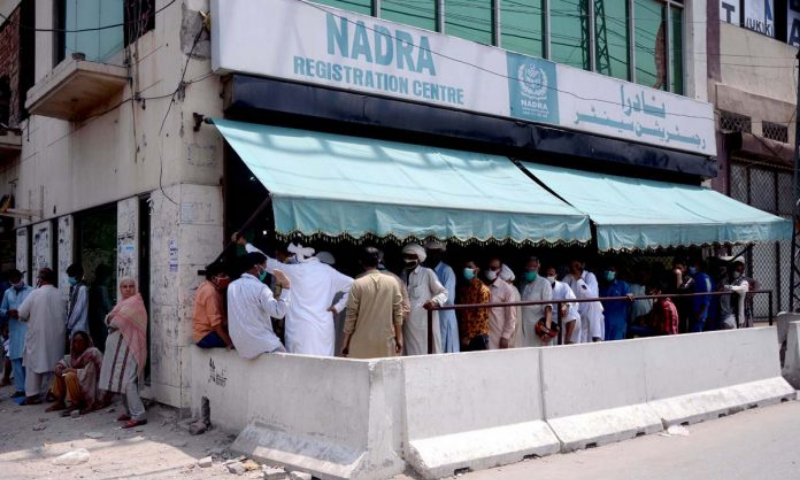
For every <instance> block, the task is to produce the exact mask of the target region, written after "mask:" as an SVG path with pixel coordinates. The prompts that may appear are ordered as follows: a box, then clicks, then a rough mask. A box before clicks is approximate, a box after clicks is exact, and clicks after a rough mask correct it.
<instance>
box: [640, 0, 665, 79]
mask: <svg viewBox="0 0 800 480" xmlns="http://www.w3.org/2000/svg"><path fill="white" fill-rule="evenodd" d="M633 18H634V25H635V26H636V31H635V40H636V77H635V81H636V83H638V84H640V85H646V86H648V87H652V88H656V89H659V90H665V89H666V88H667V62H666V53H667V52H666V50H667V49H666V46H667V45H666V31H665V30H666V28H667V22H666V21H665V20H664V5H663V4H662V3H661V2H659V1H658V0H635V1H634V17H633Z"/></svg>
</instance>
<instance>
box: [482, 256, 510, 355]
mask: <svg viewBox="0 0 800 480" xmlns="http://www.w3.org/2000/svg"><path fill="white" fill-rule="evenodd" d="M502 268H503V262H501V261H500V259H499V258H497V257H493V258H491V259H490V260H489V263H488V268H487V269H486V273H485V277H486V283H487V285H488V286H489V291H490V292H491V294H492V303H510V302H513V301H514V291H513V290H512V289H511V286H510V285H509V284H508V283H506V282H504V281H503V280H502V279H501V278H500V271H501V270H502ZM516 325H517V309H516V307H504V306H497V307H492V309H491V310H489V349H490V350H496V349H498V348H500V349H504V348H509V347H510V346H511V337H513V336H514V330H515V329H516Z"/></svg>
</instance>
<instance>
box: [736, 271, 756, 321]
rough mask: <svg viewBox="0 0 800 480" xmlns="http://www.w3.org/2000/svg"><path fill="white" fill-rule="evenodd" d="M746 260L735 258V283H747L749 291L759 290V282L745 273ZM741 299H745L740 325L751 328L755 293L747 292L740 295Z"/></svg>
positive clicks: (753, 316)
mask: <svg viewBox="0 0 800 480" xmlns="http://www.w3.org/2000/svg"><path fill="white" fill-rule="evenodd" d="M744 272H745V265H744V260H743V259H742V258H741V257H738V258H736V259H734V260H733V285H737V284H740V283H745V282H746V283H747V288H748V292H752V291H753V290H758V282H756V281H755V279H753V278H752V277H748V276H747V275H745V273H744ZM739 297H742V298H740V301H741V300H742V299H743V300H744V313H743V314H741V315H740V317H739V326H740V327H741V328H751V327H752V326H753V319H754V318H755V305H754V302H753V297H754V294H752V293H746V294H744V295H739Z"/></svg>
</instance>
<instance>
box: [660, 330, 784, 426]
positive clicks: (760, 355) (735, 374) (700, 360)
mask: <svg viewBox="0 0 800 480" xmlns="http://www.w3.org/2000/svg"><path fill="white" fill-rule="evenodd" d="M644 342H645V348H644V359H645V361H644V366H645V381H646V386H647V401H648V402H649V405H650V406H651V407H652V408H653V410H654V411H655V412H656V414H658V416H659V418H660V419H661V421H662V422H663V423H664V427H665V428H666V427H669V426H670V425H675V424H683V423H695V422H699V421H703V420H708V419H711V418H717V417H719V416H725V415H728V414H731V413H736V412H737V411H740V410H743V409H746V408H752V407H756V406H764V405H769V404H772V403H777V402H780V401H781V400H786V399H794V398H795V391H794V389H793V388H792V387H791V386H790V385H789V384H787V383H786V381H785V380H784V379H783V378H781V375H780V366H779V363H778V344H777V342H776V341H775V332H774V331H773V329H771V328H749V329H741V330H731V331H724V332H708V333H702V334H689V335H679V336H672V337H660V338H653V339H647V340H645V341H644Z"/></svg>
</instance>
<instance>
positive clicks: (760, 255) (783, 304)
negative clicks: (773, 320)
mask: <svg viewBox="0 0 800 480" xmlns="http://www.w3.org/2000/svg"><path fill="white" fill-rule="evenodd" d="M730 186H731V191H730V196H731V197H733V198H734V199H736V200H739V201H740V202H744V203H747V204H748V205H752V206H753V207H756V208H758V209H760V210H764V211H766V212H770V213H773V214H775V215H779V216H781V217H784V218H787V219H791V216H792V171H791V170H790V169H780V168H776V167H773V166H769V165H764V164H754V163H753V162H747V161H743V160H738V159H734V161H733V162H732V163H731V169H730ZM791 251H792V241H791V240H785V241H780V242H770V243H762V244H758V245H755V246H754V247H753V248H752V250H750V251H749V252H748V254H747V255H746V259H747V274H748V275H749V276H750V277H752V278H754V279H755V280H756V281H757V282H758V286H759V288H762V289H765V290H772V291H773V292H775V302H776V308H777V310H778V311H780V310H788V309H789V271H790V267H791ZM762 297H763V296H762ZM768 308H769V306H768V305H767V303H766V301H765V300H764V299H763V298H762V299H761V300H756V303H755V315H756V317H758V318H765V317H766V316H767V315H768V313H767V312H768Z"/></svg>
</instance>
